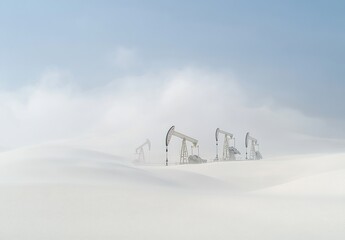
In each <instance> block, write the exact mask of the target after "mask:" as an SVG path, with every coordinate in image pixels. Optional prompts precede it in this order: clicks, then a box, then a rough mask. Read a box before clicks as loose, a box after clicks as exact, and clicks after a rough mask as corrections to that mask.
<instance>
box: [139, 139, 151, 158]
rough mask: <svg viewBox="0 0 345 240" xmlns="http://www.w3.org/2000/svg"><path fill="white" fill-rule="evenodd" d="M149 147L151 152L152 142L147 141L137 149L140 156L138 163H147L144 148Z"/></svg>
mask: <svg viewBox="0 0 345 240" xmlns="http://www.w3.org/2000/svg"><path fill="white" fill-rule="evenodd" d="M146 145H147V146H148V148H149V151H150V150H151V142H150V140H148V139H146V142H144V143H143V144H141V145H140V146H139V147H137V149H136V150H135V153H136V154H139V157H138V161H139V162H145V154H144V147H145V146H146Z"/></svg>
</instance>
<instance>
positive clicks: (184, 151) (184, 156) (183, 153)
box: [165, 126, 199, 166]
mask: <svg viewBox="0 0 345 240" xmlns="http://www.w3.org/2000/svg"><path fill="white" fill-rule="evenodd" d="M172 136H175V137H178V138H180V139H182V146H181V152H180V164H185V163H188V157H189V156H188V150H187V143H186V142H187V141H188V142H191V143H192V144H193V146H192V155H193V147H194V148H198V155H195V156H196V157H199V146H198V140H196V139H194V138H192V137H189V136H187V135H184V134H182V133H179V132H176V131H175V126H172V127H171V128H170V129H169V131H168V133H167V135H166V138H165V146H166V161H165V165H166V166H168V146H169V143H170V140H171V137H172Z"/></svg>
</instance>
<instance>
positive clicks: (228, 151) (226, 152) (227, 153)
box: [215, 128, 240, 161]
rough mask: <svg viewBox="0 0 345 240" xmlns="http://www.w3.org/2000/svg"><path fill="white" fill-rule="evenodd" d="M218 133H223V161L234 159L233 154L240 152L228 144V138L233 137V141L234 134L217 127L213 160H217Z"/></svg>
mask: <svg viewBox="0 0 345 240" xmlns="http://www.w3.org/2000/svg"><path fill="white" fill-rule="evenodd" d="M219 134H223V135H224V144H223V158H222V160H223V161H229V160H236V158H235V154H240V152H239V151H238V150H237V149H236V148H235V146H234V147H231V148H230V146H229V140H231V139H233V140H234V141H235V138H234V135H233V134H232V133H229V132H226V131H224V130H221V129H219V128H217V129H216V134H215V135H216V158H215V161H219V157H218V142H219Z"/></svg>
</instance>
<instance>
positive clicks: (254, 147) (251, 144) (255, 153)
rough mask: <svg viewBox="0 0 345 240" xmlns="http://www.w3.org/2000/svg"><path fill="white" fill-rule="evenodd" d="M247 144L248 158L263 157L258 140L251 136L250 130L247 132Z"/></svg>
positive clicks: (257, 158) (256, 158)
mask: <svg viewBox="0 0 345 240" xmlns="http://www.w3.org/2000/svg"><path fill="white" fill-rule="evenodd" d="M245 145H246V159H249V160H259V159H262V155H261V153H260V151H259V143H258V140H257V139H256V138H253V137H252V136H250V135H249V132H247V134H246V139H245ZM248 148H249V156H248Z"/></svg>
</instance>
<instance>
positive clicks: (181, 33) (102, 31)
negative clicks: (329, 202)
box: [0, 0, 345, 121]
mask: <svg viewBox="0 0 345 240" xmlns="http://www.w3.org/2000/svg"><path fill="white" fill-rule="evenodd" d="M344 13H345V2H344V1H229V0H228V1H221V0H213V1H196V0H195V1H154V0H148V1H128V0H126V1H33V0H31V1H6V0H4V1H1V2H0V87H1V88H2V89H16V88H20V87H22V86H24V85H27V84H32V83H33V82H35V81H37V79H39V78H40V76H41V75H42V73H43V72H44V71H46V70H47V69H49V68H58V69H61V70H63V71H67V72H69V73H71V74H72V75H73V81H74V83H75V84H78V85H80V86H81V87H82V88H94V87H96V86H98V85H103V84H105V83H107V82H109V81H112V80H114V79H116V78H117V77H118V76H121V75H126V74H133V73H134V74H140V73H141V72H144V71H147V70H149V71H160V70H161V69H169V68H183V67H185V66H196V67H200V68H203V69H210V70H211V71H213V72H217V71H219V72H227V71H229V72H231V73H233V74H234V75H235V76H236V77H237V78H238V79H239V81H240V82H241V85H242V86H243V88H244V89H246V90H247V91H248V92H249V93H251V94H252V96H253V97H255V101H253V102H255V104H258V103H259V104H260V103H261V102H264V101H266V100H267V98H268V97H269V99H271V100H272V99H273V102H274V105H275V106H276V107H278V108H279V107H280V106H286V107H290V108H293V109H297V110H299V111H301V112H303V113H305V114H306V115H309V116H316V117H320V118H334V119H337V120H339V121H344V120H345V109H344V104H343V102H344V101H345V95H344V89H345V81H344V76H345V67H344V65H345V45H344V43H345V15H344ZM119 46H122V47H125V48H129V49H134V50H135V52H136V54H138V55H139V56H140V58H141V59H144V61H142V64H139V65H138V66H135V67H132V68H130V69H122V68H116V67H114V66H113V65H112V64H110V63H109V61H108V60H109V56H110V55H111V53H112V52H113V51H115V49H117V48H118V47H119Z"/></svg>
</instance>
